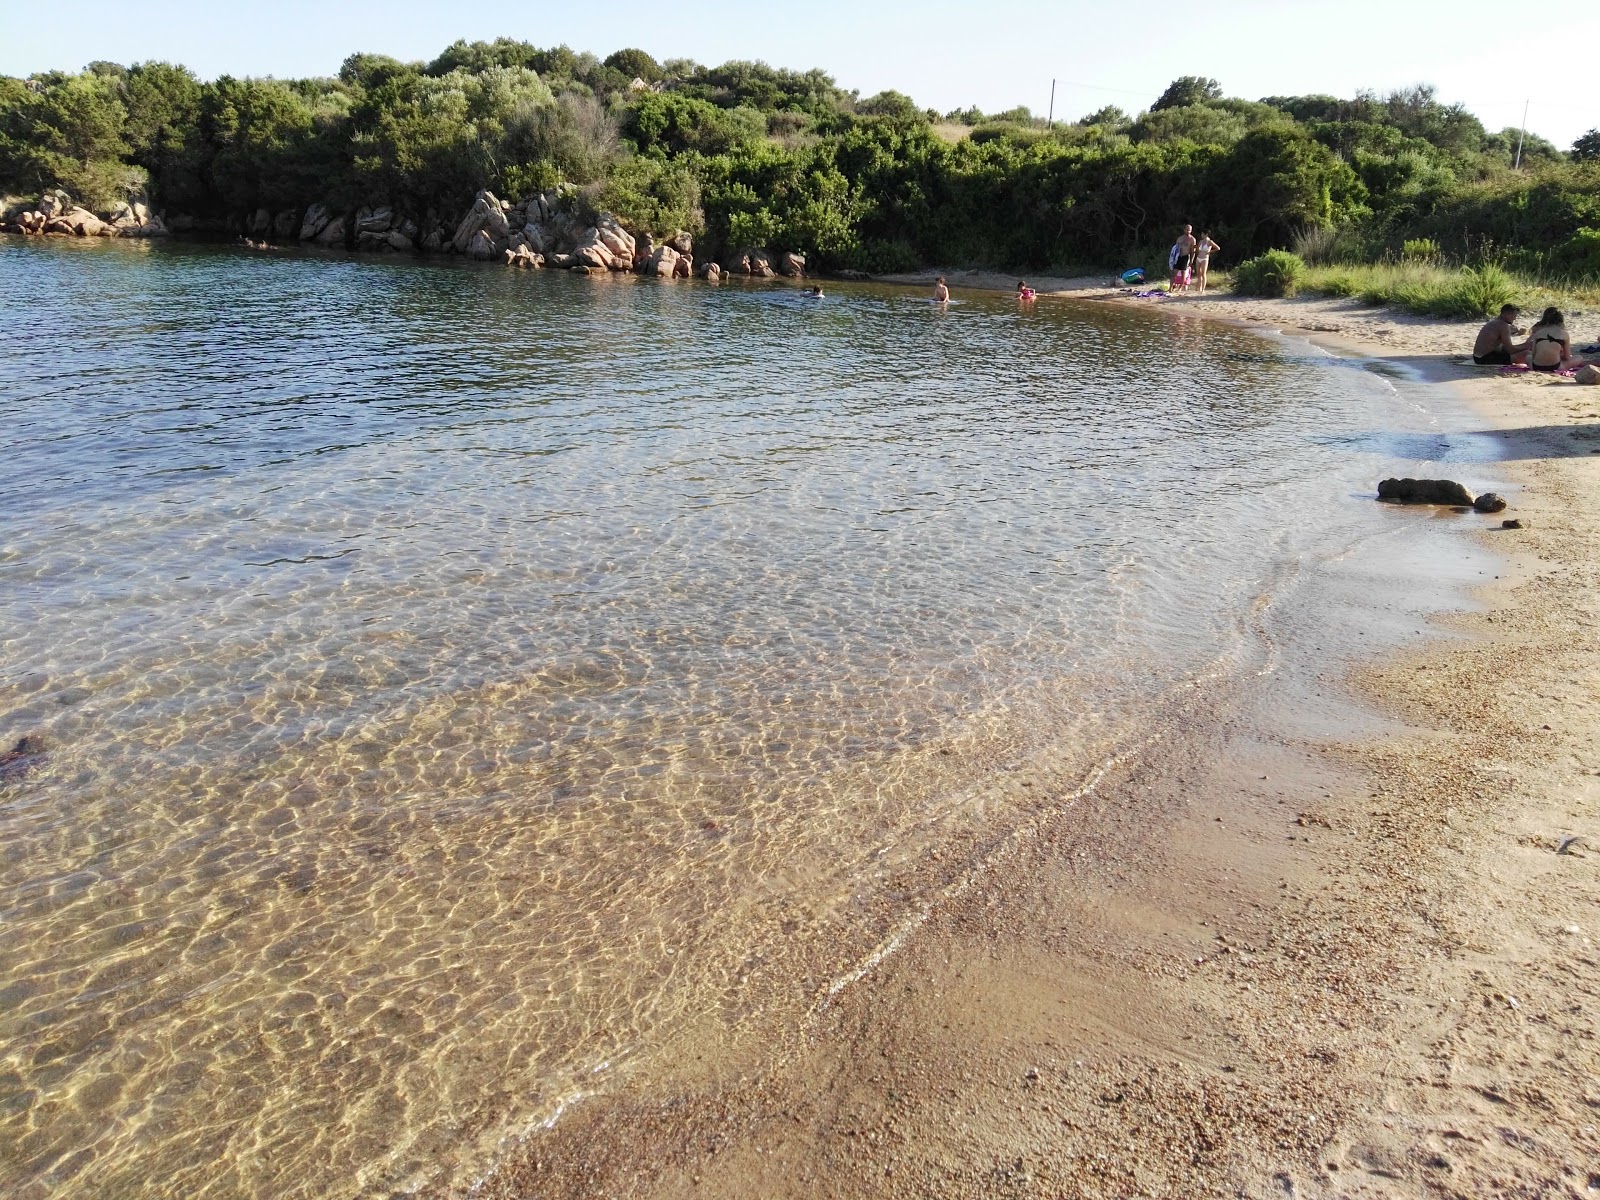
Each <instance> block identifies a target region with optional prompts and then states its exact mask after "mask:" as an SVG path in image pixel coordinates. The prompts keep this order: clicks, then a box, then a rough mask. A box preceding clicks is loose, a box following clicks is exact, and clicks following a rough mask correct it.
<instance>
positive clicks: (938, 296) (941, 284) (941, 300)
mask: <svg viewBox="0 0 1600 1200" xmlns="http://www.w3.org/2000/svg"><path fill="white" fill-rule="evenodd" d="M933 302H934V303H935V304H949V303H950V289H949V287H948V286H946V284H945V281H944V276H943V275H941V276H939V278H938V279H937V280H936V281H935V282H934V285H933Z"/></svg>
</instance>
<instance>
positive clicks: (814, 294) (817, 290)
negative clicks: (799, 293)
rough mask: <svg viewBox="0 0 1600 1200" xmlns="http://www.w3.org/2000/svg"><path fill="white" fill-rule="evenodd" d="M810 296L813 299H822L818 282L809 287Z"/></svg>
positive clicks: (820, 286)
mask: <svg viewBox="0 0 1600 1200" xmlns="http://www.w3.org/2000/svg"><path fill="white" fill-rule="evenodd" d="M811 298H812V299H813V300H821V299H822V285H821V284H820V283H819V284H817V285H816V286H815V287H813V288H812V289H811Z"/></svg>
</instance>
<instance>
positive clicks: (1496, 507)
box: [1472, 492, 1506, 513]
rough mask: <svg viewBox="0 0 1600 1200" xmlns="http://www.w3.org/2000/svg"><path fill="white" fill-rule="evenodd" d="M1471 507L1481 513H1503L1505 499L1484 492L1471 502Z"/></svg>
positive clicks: (1492, 493)
mask: <svg viewBox="0 0 1600 1200" xmlns="http://www.w3.org/2000/svg"><path fill="white" fill-rule="evenodd" d="M1472 507H1473V508H1475V509H1477V510H1478V511H1479V512H1482V513H1497V512H1505V510H1506V502H1505V497H1503V496H1498V495H1496V494H1495V493H1494V492H1485V493H1484V494H1483V495H1481V496H1479V497H1478V498H1477V499H1476V500H1474V501H1473V502H1472Z"/></svg>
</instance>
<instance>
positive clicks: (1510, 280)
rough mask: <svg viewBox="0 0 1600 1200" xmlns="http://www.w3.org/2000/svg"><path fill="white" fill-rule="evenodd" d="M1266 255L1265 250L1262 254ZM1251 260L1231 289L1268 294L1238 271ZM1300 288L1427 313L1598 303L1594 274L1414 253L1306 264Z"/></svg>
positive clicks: (1475, 313)
mask: <svg viewBox="0 0 1600 1200" xmlns="http://www.w3.org/2000/svg"><path fill="white" fill-rule="evenodd" d="M1263 257H1265V256H1263ZM1249 265H1250V264H1245V263H1241V264H1240V268H1239V269H1238V270H1236V271H1235V273H1234V278H1233V287H1234V290H1235V291H1237V292H1240V293H1245V294H1256V295H1263V294H1267V293H1264V292H1261V291H1260V290H1259V285H1257V284H1255V283H1254V282H1253V281H1252V280H1250V279H1246V280H1245V282H1244V283H1243V284H1241V281H1240V278H1239V277H1240V276H1241V275H1247V274H1248V273H1247V272H1246V271H1245V270H1244V268H1245V267H1246V266H1249ZM1298 286H1299V290H1300V291H1301V292H1302V293H1308V292H1309V293H1313V294H1315V295H1320V296H1353V297H1355V298H1356V299H1359V300H1360V301H1361V302H1362V303H1363V304H1372V305H1383V306H1385V307H1388V308H1398V309H1402V310H1404V311H1406V312H1411V313H1417V314H1419V315H1421V316H1428V317H1458V318H1468V317H1489V316H1493V315H1494V314H1495V313H1497V312H1499V311H1500V306H1501V305H1502V304H1516V305H1519V306H1521V308H1522V310H1523V311H1524V312H1532V311H1535V310H1537V309H1542V308H1544V307H1546V306H1547V305H1555V306H1556V307H1558V308H1564V309H1583V308H1596V307H1600V284H1597V283H1596V282H1595V281H1593V280H1582V281H1577V282H1574V281H1570V280H1564V279H1547V278H1543V277H1540V276H1537V275H1531V274H1527V273H1523V272H1516V271H1506V270H1504V269H1502V268H1501V267H1499V266H1496V265H1495V264H1493V263H1486V264H1484V265H1482V266H1478V267H1449V266H1445V265H1444V264H1442V263H1440V262H1437V261H1432V262H1430V261H1419V260H1416V259H1411V260H1403V261H1400V262H1381V263H1326V264H1322V265H1307V266H1305V267H1303V268H1302V270H1301V271H1300V273H1299V278H1298Z"/></svg>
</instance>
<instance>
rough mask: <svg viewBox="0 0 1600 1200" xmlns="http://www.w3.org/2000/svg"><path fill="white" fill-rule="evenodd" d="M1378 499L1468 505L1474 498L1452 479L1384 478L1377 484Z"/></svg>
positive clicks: (1400, 502) (1402, 502) (1404, 502)
mask: <svg viewBox="0 0 1600 1200" xmlns="http://www.w3.org/2000/svg"><path fill="white" fill-rule="evenodd" d="M1378 499H1379V500H1390V501H1393V502H1395V503H1397V504H1458V505H1464V506H1470V505H1472V503H1473V502H1474V499H1475V498H1474V496H1473V495H1472V493H1471V492H1469V491H1467V489H1466V488H1465V487H1463V486H1462V485H1461V484H1459V483H1457V482H1456V481H1455V480H1453V479H1385V480H1384V481H1383V482H1382V483H1380V484H1378Z"/></svg>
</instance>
